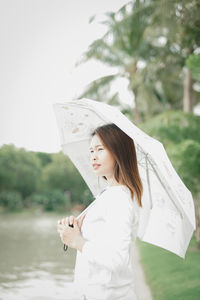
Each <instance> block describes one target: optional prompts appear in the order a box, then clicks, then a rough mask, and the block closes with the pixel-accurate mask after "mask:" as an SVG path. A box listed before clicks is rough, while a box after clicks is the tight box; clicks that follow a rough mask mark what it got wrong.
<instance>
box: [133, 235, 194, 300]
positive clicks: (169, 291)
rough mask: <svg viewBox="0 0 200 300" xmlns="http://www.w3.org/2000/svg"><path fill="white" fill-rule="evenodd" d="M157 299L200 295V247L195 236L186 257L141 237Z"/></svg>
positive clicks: (191, 299) (145, 264) (145, 265)
mask: <svg viewBox="0 0 200 300" xmlns="http://www.w3.org/2000/svg"><path fill="white" fill-rule="evenodd" d="M137 245H138V247H139V249H140V254H141V262H142V265H143V268H144V271H145V274H146V281H147V283H148V284H149V286H150V288H151V291H152V296H153V299H154V300H172V299H175V300H199V299H200V249H199V248H198V246H197V243H196V240H195V238H194V236H193V237H192V239H191V241H190V244H189V247H188V250H187V252H186V255H185V259H182V258H180V257H179V256H177V255H176V254H173V253H171V252H169V251H167V250H165V249H162V248H159V247H156V246H154V245H151V244H148V243H146V242H142V241H141V240H139V239H137Z"/></svg>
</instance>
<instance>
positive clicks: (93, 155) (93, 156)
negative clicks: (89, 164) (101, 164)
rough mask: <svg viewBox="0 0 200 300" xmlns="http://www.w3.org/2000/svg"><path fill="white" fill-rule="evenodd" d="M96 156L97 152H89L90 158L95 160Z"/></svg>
mask: <svg viewBox="0 0 200 300" xmlns="http://www.w3.org/2000/svg"><path fill="white" fill-rule="evenodd" d="M97 158H98V156H97V153H95V152H94V153H92V154H91V160H96V159H97Z"/></svg>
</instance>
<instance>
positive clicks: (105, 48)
mask: <svg viewBox="0 0 200 300" xmlns="http://www.w3.org/2000/svg"><path fill="white" fill-rule="evenodd" d="M130 7H131V11H130ZM133 11H134V14H133V13H132V12H133ZM151 13H152V11H151V9H150V8H149V7H148V6H144V5H143V1H140V0H136V1H135V2H130V3H129V4H127V5H124V6H123V7H122V8H121V9H120V10H119V11H118V12H117V13H112V12H110V13H106V17H107V19H106V20H105V21H104V22H103V23H104V24H105V25H106V26H107V27H108V30H107V32H106V34H105V35H104V36H103V37H102V38H100V39H97V40H95V41H94V42H93V43H92V44H91V45H90V46H89V49H88V50H87V51H86V52H85V53H84V54H83V58H82V60H81V61H80V63H83V62H86V61H88V60H89V59H93V58H95V59H97V60H100V61H101V62H102V63H104V64H106V65H108V66H111V67H117V68H118V72H117V73H116V74H112V75H109V76H105V77H102V78H100V79H98V80H95V81H93V82H92V83H91V84H90V85H89V86H88V87H87V89H86V90H85V91H84V93H83V94H82V95H80V98H82V97H85V96H90V97H91V96H92V97H93V98H96V99H97V100H99V99H102V96H103V98H104V99H105V92H106V91H107V92H108V91H109V88H110V85H111V83H112V82H113V81H114V80H116V79H117V78H119V77H125V78H127V79H128V81H129V89H130V90H131V91H132V93H133V97H134V101H135V108H134V116H135V122H136V123H137V122H140V120H141V116H140V111H139V108H138V105H139V104H138V101H137V100H138V97H137V90H138V88H139V86H140V84H142V76H141V75H142V72H141V70H140V68H139V67H138V63H139V61H141V60H142V59H144V58H143V56H144V54H145V53H146V54H147V52H148V51H150V45H149V43H148V42H146V41H145V40H144V39H143V36H144V33H145V29H146V28H147V26H148V23H149V19H150V18H151ZM106 101H107V102H108V103H117V102H118V103H119V96H118V93H116V94H114V95H112V96H111V97H109V98H107V99H106Z"/></svg>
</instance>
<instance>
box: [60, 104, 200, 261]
mask: <svg viewBox="0 0 200 300" xmlns="http://www.w3.org/2000/svg"><path fill="white" fill-rule="evenodd" d="M54 110H55V113H56V118H57V122H58V126H59V132H60V136H61V143H62V148H63V151H64V153H65V154H67V155H68V156H69V157H70V159H71V160H72V162H73V163H74V165H75V166H76V168H77V169H78V170H79V172H80V174H81V175H82V177H83V179H84V180H85V182H86V183H87V185H88V186H89V188H90V190H91V192H92V194H93V195H94V197H96V196H97V195H98V194H99V193H100V192H101V191H102V190H103V189H104V188H105V187H106V186H107V183H106V180H104V179H103V178H100V180H99V178H98V177H97V176H94V172H93V169H92V166H91V163H90V159H89V142H90V138H91V137H90V134H91V132H92V131H93V130H94V129H95V128H96V127H98V126H101V125H104V124H108V123H114V124H115V125H117V126H118V127H119V128H120V129H121V130H123V131H124V132H125V133H126V134H127V135H129V136H130V137H131V138H132V139H133V140H134V143H135V147H136V153H137V160H138V167H139V173H140V177H141V180H142V183H143V188H144V192H143V196H142V206H143V207H142V208H140V209H139V212H140V221H139V229H138V233H137V236H138V237H139V238H140V240H142V241H145V242H148V243H151V244H154V245H156V246H159V247H162V248H164V249H166V250H168V251H171V252H173V253H175V254H177V255H178V256H180V257H182V258H185V253H186V250H187V248H188V245H189V242H190V240H191V237H192V234H193V232H194V230H195V229H196V222H195V211H194V202H193V199H192V195H191V192H190V191H189V190H188V189H187V187H186V186H185V185H184V183H183V182H182V180H181V179H180V177H179V176H178V174H177V173H176V171H175V170H174V168H173V166H172V164H171V162H170V160H169V158H168V156H167V154H166V151H165V149H164V147H163V145H162V143H160V142H159V141H157V140H155V139H153V138H152V137H150V136H148V135H147V134H146V133H144V132H143V131H142V130H141V129H139V128H138V127H136V126H135V125H134V124H133V123H132V122H131V121H130V120H129V119H128V118H127V117H126V116H125V115H123V114H122V113H121V112H120V110H119V109H117V108H115V107H113V106H111V105H108V104H106V103H102V102H97V101H94V100H90V99H85V98H84V99H80V100H72V101H66V102H64V103H57V104H54Z"/></svg>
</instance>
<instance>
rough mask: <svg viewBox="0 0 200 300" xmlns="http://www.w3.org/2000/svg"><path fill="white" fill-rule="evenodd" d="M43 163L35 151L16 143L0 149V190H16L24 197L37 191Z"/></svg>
mask: <svg viewBox="0 0 200 300" xmlns="http://www.w3.org/2000/svg"><path fill="white" fill-rule="evenodd" d="M40 175H41V165H40V160H39V158H37V157H36V155H35V154H34V153H30V152H27V151H25V150H24V149H23V148H19V149H18V148H15V147H14V145H4V146H2V147H1V149H0V190H1V191H2V190H16V191H18V192H19V193H21V195H22V196H23V197H26V196H28V195H29V194H31V193H33V192H35V191H36V190H37V188H38V183H39V181H40Z"/></svg>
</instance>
